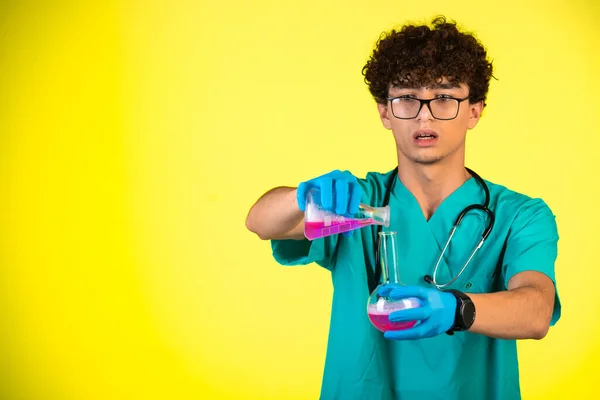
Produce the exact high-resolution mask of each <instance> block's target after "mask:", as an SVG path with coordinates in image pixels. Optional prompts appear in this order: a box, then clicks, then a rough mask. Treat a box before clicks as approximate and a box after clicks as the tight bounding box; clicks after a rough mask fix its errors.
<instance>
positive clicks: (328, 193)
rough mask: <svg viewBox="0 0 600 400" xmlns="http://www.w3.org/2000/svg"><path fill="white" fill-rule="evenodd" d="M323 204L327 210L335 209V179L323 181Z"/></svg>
mask: <svg viewBox="0 0 600 400" xmlns="http://www.w3.org/2000/svg"><path fill="white" fill-rule="evenodd" d="M321 205H322V206H323V208H324V209H325V210H327V211H331V210H332V209H333V180H331V179H323V181H322V182H321Z"/></svg>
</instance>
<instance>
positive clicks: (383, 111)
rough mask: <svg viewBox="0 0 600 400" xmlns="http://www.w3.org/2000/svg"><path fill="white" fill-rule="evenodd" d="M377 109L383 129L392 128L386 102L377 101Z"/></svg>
mask: <svg viewBox="0 0 600 400" xmlns="http://www.w3.org/2000/svg"><path fill="white" fill-rule="evenodd" d="M377 111H379V118H381V123H382V124H383V126H384V127H385V129H392V122H391V121H390V118H389V115H390V113H389V112H388V107H387V105H386V104H381V103H377Z"/></svg>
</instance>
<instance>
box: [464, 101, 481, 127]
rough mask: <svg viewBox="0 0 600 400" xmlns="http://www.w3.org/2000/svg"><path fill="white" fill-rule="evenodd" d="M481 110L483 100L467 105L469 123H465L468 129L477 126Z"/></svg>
mask: <svg viewBox="0 0 600 400" xmlns="http://www.w3.org/2000/svg"><path fill="white" fill-rule="evenodd" d="M482 111H483V101H479V102H477V103H473V104H470V105H469V112H470V115H469V123H468V125H467V127H468V129H473V128H475V126H477V123H478V122H479V118H480V117H481V112H482Z"/></svg>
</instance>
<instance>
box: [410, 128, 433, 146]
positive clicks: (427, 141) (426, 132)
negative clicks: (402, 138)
mask: <svg viewBox="0 0 600 400" xmlns="http://www.w3.org/2000/svg"><path fill="white" fill-rule="evenodd" d="M437 140H438V134H437V132H436V131H434V130H433V129H419V130H418V131H416V132H415V133H414V134H413V141H414V143H415V144H416V145H417V146H420V147H429V146H433V145H435V143H436V142H437Z"/></svg>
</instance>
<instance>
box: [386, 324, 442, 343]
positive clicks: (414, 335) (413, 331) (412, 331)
mask: <svg viewBox="0 0 600 400" xmlns="http://www.w3.org/2000/svg"><path fill="white" fill-rule="evenodd" d="M383 336H384V337H385V338H386V339H388V340H415V339H422V338H426V337H429V336H431V323H430V322H429V320H426V321H424V322H422V323H420V324H418V325H417V326H415V327H413V328H409V329H405V330H402V331H386V332H384V334H383Z"/></svg>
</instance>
